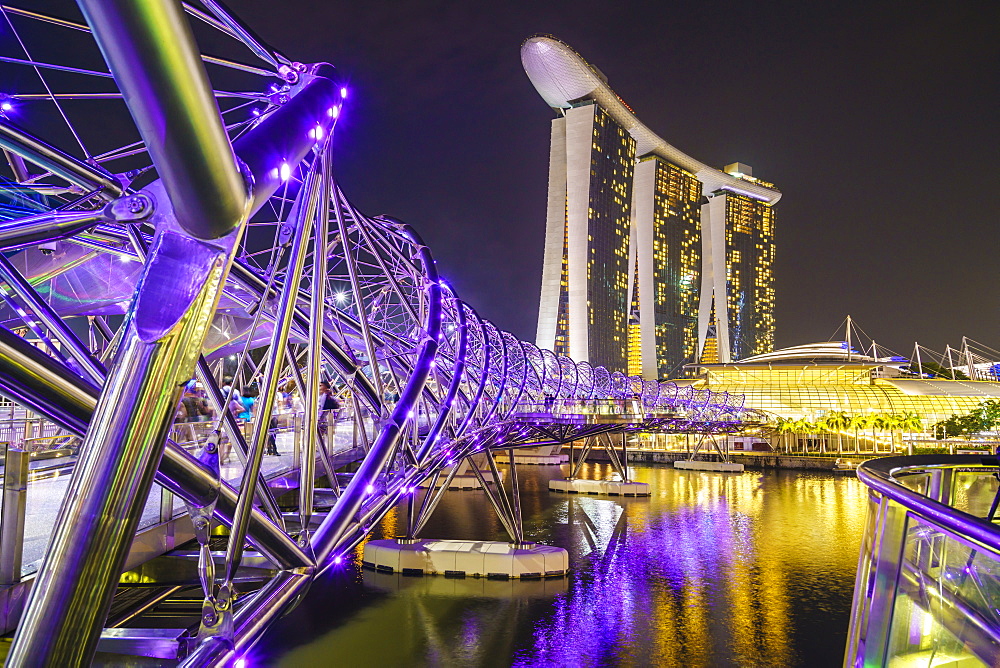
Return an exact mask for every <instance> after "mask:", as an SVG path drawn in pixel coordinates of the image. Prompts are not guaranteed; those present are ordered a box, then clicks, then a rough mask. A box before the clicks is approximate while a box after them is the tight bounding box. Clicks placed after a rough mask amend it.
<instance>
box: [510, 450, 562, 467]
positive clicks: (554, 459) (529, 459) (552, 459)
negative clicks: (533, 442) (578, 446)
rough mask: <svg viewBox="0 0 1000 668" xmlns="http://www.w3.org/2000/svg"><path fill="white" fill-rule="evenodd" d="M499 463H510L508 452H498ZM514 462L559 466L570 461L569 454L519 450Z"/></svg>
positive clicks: (515, 453)
mask: <svg viewBox="0 0 1000 668" xmlns="http://www.w3.org/2000/svg"><path fill="white" fill-rule="evenodd" d="M496 458H497V463H498V464H509V463H510V457H508V456H507V453H506V452H505V453H504V454H499V453H498V454H497V455H496ZM514 463H515V464H519V465H520V464H534V465H538V466H559V465H560V464H567V463H569V455H564V454H561V453H557V454H554V455H536V454H523V455H522V454H521V453H520V452H518V451H517V450H515V451H514Z"/></svg>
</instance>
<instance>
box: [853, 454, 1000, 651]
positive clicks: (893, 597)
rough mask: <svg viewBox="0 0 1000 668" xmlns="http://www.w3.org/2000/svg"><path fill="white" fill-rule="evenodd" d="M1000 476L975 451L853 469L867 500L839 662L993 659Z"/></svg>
mask: <svg viewBox="0 0 1000 668" xmlns="http://www.w3.org/2000/svg"><path fill="white" fill-rule="evenodd" d="M998 476H1000V467H998V463H997V459H996V458H995V457H979V456H971V455H970V456H961V455H959V456H937V455H928V456H917V457H891V458H883V459H878V460H871V461H869V462H866V463H864V464H862V465H861V466H860V467H858V478H860V479H861V480H862V481H863V482H864V483H865V484H866V485H868V487H869V488H870V496H869V506H868V519H867V526H866V530H865V533H864V536H863V539H862V547H861V556H860V560H859V564H858V575H857V580H856V584H855V591H854V605H853V610H852V616H851V629H850V633H849V636H848V646H847V656H846V659H845V665H850V666H868V665H890V666H891V665H904V664H905V665H917V664H918V663H919V664H920V665H931V662H932V661H933V662H934V665H940V664H939V663H938V662H947V663H948V665H961V666H987V665H996V663H995V662H996V659H997V657H998V656H1000V610H998V605H997V602H998V601H1000V528H998V527H997V525H996V524H995V515H996V511H997V503H998V501H1000V486H998Z"/></svg>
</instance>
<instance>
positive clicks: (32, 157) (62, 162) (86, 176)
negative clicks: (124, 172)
mask: <svg viewBox="0 0 1000 668" xmlns="http://www.w3.org/2000/svg"><path fill="white" fill-rule="evenodd" d="M0 148H4V149H6V150H8V151H10V152H11V153H14V154H16V155H19V156H21V157H22V158H24V159H25V160H28V161H29V162H33V163H35V164H36V165H38V166H39V167H41V168H42V169H47V170H48V171H50V172H52V173H53V174H55V175H56V176H58V177H60V178H63V179H66V180H67V181H69V182H70V183H72V184H73V185H76V186H80V187H81V188H83V189H84V190H97V189H100V191H101V197H103V198H104V199H106V200H112V199H115V198H117V197H121V196H122V194H124V192H125V191H124V189H123V188H122V184H121V183H119V182H118V180H117V179H116V178H115V177H114V176H112V175H111V174H109V173H108V172H106V171H104V170H103V169H101V168H100V167H94V166H92V165H89V164H87V163H86V162H83V161H81V160H77V159H76V158H74V157H73V156H71V155H69V154H68V153H65V152H63V151H61V150H59V149H57V148H55V147H54V146H50V145H49V144H47V143H46V142H44V141H42V140H41V139H39V138H38V137H35V136H34V135H32V134H31V133H29V132H27V131H26V130H23V129H22V128H20V127H18V126H17V125H15V124H14V123H11V122H10V121H9V120H7V119H0Z"/></svg>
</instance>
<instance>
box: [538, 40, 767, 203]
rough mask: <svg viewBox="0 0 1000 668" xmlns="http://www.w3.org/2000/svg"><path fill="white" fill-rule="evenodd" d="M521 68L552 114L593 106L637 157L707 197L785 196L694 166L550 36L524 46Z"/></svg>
mask: <svg viewBox="0 0 1000 668" xmlns="http://www.w3.org/2000/svg"><path fill="white" fill-rule="evenodd" d="M521 63H522V64H523V65H524V71H525V72H526V73H527V75H528V78H529V79H531V83H532V84H533V85H534V86H535V89H536V90H537V91H538V94H539V95H541V96H542V99H543V100H545V102H546V103H547V104H548V105H549V106H550V107H552V108H553V109H569V108H570V107H572V106H574V105H575V104H577V103H579V102H580V101H581V100H593V101H594V102H596V103H597V104H599V105H600V106H601V107H602V108H603V109H605V110H606V111H607V112H608V113H609V114H610V115H611V117H612V118H614V119H615V121H616V122H617V123H618V124H619V125H621V126H622V127H623V128H625V129H626V130H628V132H629V134H631V135H632V137H633V138H634V139H635V141H636V148H635V154H636V155H637V156H642V155H647V154H650V153H652V154H653V155H657V156H659V157H661V158H663V159H664V160H666V161H668V162H671V163H673V164H675V165H677V166H678V167H681V168H683V169H686V170H687V171H689V172H691V173H692V174H694V175H695V176H696V177H698V180H699V181H701V182H702V184H703V185H704V190H705V192H706V193H710V192H714V191H716V190H728V191H730V192H734V193H738V194H740V195H746V196H747V197H752V198H754V199H758V200H762V201H764V202H767V203H768V204H775V203H776V202H777V201H778V200H779V199H781V193H780V192H778V191H777V190H775V189H774V188H773V187H770V188H769V187H766V186H764V185H762V182H758V181H756V180H755V179H752V177H749V176H741V177H737V176H733V175H731V174H727V173H725V172H723V171H720V170H718V169H715V168H714V167H710V166H708V165H706V164H705V163H703V162H701V161H700V160H695V159H694V158H692V157H691V156H689V155H688V154H686V153H684V152H683V151H681V150H679V149H677V148H675V147H674V146H672V145H670V144H669V143H667V141H666V140H664V139H663V138H661V137H660V136H659V135H657V134H656V133H655V132H653V131H652V130H650V129H649V128H648V127H646V126H645V125H644V124H643V123H642V122H641V121H640V120H639V119H638V118H637V117H636V115H635V113H634V112H633V111H632V109H631V108H630V107H629V106H628V105H627V104H625V102H624V100H622V99H621V98H620V97H619V96H618V94H617V93H615V92H614V91H613V90H612V89H611V87H610V86H608V83H607V81H606V79H605V77H604V75H603V74H602V73H601V72H600V71H599V70H598V69H597V68H596V67H594V66H593V65H591V64H590V63H588V62H587V61H586V60H584V58H583V57H582V56H581V55H580V54H578V53H577V52H576V51H574V50H573V48H572V47H570V46H569V45H568V44H566V43H564V42H561V41H559V40H558V39H556V38H554V37H551V36H549V35H535V36H534V37H529V38H528V39H527V40H525V41H524V44H522V45H521Z"/></svg>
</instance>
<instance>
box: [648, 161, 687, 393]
mask: <svg viewBox="0 0 1000 668" xmlns="http://www.w3.org/2000/svg"><path fill="white" fill-rule="evenodd" d="M701 200H702V194H701V182H700V181H699V180H698V177H696V176H695V175H694V174H692V173H690V172H688V171H686V170H685V169H683V168H681V167H678V166H677V165H674V164H671V163H669V162H666V161H665V160H663V159H661V158H659V157H657V156H656V155H646V156H643V157H642V158H640V160H639V161H638V163H637V164H636V166H635V182H634V185H633V199H632V212H633V221H634V223H635V224H634V226H633V230H632V238H631V246H632V248H634V250H635V257H636V265H637V272H636V280H635V283H634V285H635V290H636V291H637V292H638V293H639V300H638V301H639V313H638V321H639V325H640V344H639V345H640V355H639V356H640V358H641V360H642V376H643V377H644V378H647V379H654V378H664V379H666V378H674V377H676V376H678V375H680V373H681V370H682V367H683V366H684V364H688V363H691V362H694V361H696V357H695V355H696V354H697V350H698V329H697V325H698V308H699V297H700V294H699V293H700V289H699V286H700V284H701V255H702V239H701Z"/></svg>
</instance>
